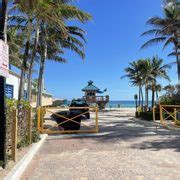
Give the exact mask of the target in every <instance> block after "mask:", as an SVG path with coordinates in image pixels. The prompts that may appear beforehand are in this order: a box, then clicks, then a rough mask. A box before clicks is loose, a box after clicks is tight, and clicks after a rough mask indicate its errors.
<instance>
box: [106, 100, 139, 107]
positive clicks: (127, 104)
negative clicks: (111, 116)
mask: <svg viewBox="0 0 180 180" xmlns="http://www.w3.org/2000/svg"><path fill="white" fill-rule="evenodd" d="M106 107H107V108H110V107H111V108H118V107H121V108H135V107H136V104H135V101H110V102H109V103H108V104H107V105H106Z"/></svg>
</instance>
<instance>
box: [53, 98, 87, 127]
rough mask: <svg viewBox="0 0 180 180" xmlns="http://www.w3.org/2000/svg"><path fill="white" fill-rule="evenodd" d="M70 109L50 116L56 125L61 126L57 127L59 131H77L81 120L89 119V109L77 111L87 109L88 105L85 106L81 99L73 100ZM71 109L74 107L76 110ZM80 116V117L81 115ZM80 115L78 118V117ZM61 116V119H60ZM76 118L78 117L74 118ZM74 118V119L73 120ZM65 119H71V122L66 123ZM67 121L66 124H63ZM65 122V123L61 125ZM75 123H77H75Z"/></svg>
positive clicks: (85, 103)
mask: <svg viewBox="0 0 180 180" xmlns="http://www.w3.org/2000/svg"><path fill="white" fill-rule="evenodd" d="M70 107H72V109H71V108H70V110H69V111H59V112H56V113H54V114H52V116H51V118H52V119H54V120H55V121H56V122H57V124H61V123H62V124H61V125H59V129H62V128H63V129H64V130H79V129H80V126H81V120H82V119H83V118H84V117H85V118H87V119H89V118H90V112H89V109H88V108H87V109H86V108H85V109H81V108H80V109H78V107H89V105H88V104H87V102H86V101H85V100H83V99H74V100H72V102H71V104H70ZM73 107H75V108H76V109H73ZM86 112H87V113H86ZM81 114H82V115H81ZM78 115H80V116H78ZM60 116H63V117H65V118H63V117H60ZM76 116H78V117H76ZM74 117H75V118H74ZM66 118H69V119H71V118H73V121H75V122H73V121H70V120H69V121H67V119H66ZM65 121H67V122H65ZM63 122H65V123H63ZM76 122H77V123H76Z"/></svg>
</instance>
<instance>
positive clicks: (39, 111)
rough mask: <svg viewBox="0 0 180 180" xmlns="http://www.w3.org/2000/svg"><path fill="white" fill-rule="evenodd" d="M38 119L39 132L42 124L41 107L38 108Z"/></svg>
mask: <svg viewBox="0 0 180 180" xmlns="http://www.w3.org/2000/svg"><path fill="white" fill-rule="evenodd" d="M37 118H38V119H37V126H38V127H37V128H38V130H39V131H40V122H41V108H40V107H38V117H37Z"/></svg>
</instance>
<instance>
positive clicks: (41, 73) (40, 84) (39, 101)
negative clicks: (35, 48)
mask: <svg viewBox="0 0 180 180" xmlns="http://www.w3.org/2000/svg"><path fill="white" fill-rule="evenodd" d="M46 57H47V45H46V44H45V45H44V51H43V55H42V58H41V64H40V70H39V78H38V94H37V107H39V106H42V93H43V77H44V67H45V60H46Z"/></svg>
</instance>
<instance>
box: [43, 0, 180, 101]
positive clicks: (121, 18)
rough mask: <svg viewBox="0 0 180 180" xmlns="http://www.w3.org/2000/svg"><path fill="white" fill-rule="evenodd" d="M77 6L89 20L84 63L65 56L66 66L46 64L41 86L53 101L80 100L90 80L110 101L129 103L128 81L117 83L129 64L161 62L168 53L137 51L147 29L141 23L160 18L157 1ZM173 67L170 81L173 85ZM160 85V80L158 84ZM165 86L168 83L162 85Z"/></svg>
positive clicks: (96, 1)
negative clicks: (158, 59) (145, 60)
mask: <svg viewBox="0 0 180 180" xmlns="http://www.w3.org/2000/svg"><path fill="white" fill-rule="evenodd" d="M77 5H78V6H79V7H80V8H81V9H83V10H85V11H87V12H89V13H90V14H91V15H92V16H93V20H92V21H91V22H89V23H88V24H86V25H83V28H84V29H85V30H86V31H87V35H86V38H87V45H86V59H85V62H82V60H81V59H80V58H79V57H78V56H77V55H75V54H74V53H71V52H68V53H67V54H66V56H65V57H66V58H67V59H68V63H66V64H58V63H55V62H47V63H46V69H45V84H46V88H47V91H48V92H50V93H52V94H53V95H54V97H59V98H68V99H72V98H74V97H82V95H83V93H82V92H81V89H82V88H83V87H84V86H86V84H87V81H89V80H93V81H94V84H95V85H97V86H98V87H99V88H101V89H104V88H107V89H108V94H109V95H110V98H111V100H133V97H134V94H135V93H136V91H137V89H136V88H134V87H131V86H130V84H129V81H128V79H123V80H122V79H120V77H121V76H122V75H123V74H124V68H126V67H127V66H128V63H129V62H130V61H133V60H136V59H139V58H146V57H152V56H153V55H159V56H160V57H162V58H164V60H165V62H167V63H168V62H172V61H174V60H173V59H174V58H173V57H171V58H167V54H168V52H170V49H167V50H165V51H162V49H161V46H154V47H152V48H148V49H145V50H140V46H141V45H142V44H143V42H145V40H146V39H147V38H142V37H140V34H141V33H142V32H144V31H145V30H147V29H148V26H146V24H145V22H146V21H147V19H149V18H150V17H152V16H155V15H159V16H162V15H163V14H162V1H161V0H126V1H123V0H113V1H109V0H103V1H102V0H79V1H78V3H77ZM176 76H177V75H176V66H174V67H173V68H172V69H171V70H170V77H171V79H172V81H173V82H175V81H176V78H177V77H176ZM160 82H162V80H160ZM162 83H163V84H168V82H162Z"/></svg>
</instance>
